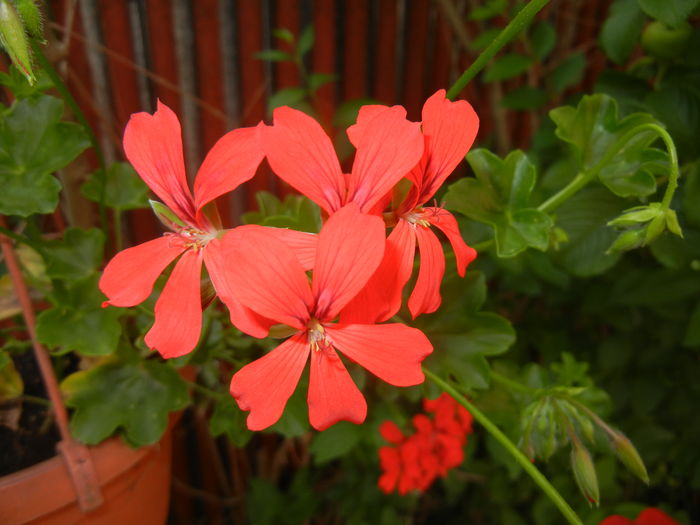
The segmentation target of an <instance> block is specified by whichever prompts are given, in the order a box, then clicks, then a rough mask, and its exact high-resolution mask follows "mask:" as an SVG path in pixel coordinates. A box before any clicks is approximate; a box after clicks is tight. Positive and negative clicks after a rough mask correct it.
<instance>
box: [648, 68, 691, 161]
mask: <svg viewBox="0 0 700 525" xmlns="http://www.w3.org/2000/svg"><path fill="white" fill-rule="evenodd" d="M695 81H696V82H697V81H698V80H697V78H696V80H695ZM688 83H689V82H682V81H680V80H679V81H675V82H668V83H664V85H663V87H662V88H661V89H659V90H656V91H652V92H651V93H649V95H648V96H647V98H646V100H645V102H646V104H647V106H648V107H649V109H650V110H651V112H652V113H653V114H654V116H655V117H657V118H658V119H659V120H660V121H661V122H663V123H664V124H665V127H666V128H667V130H668V132H669V133H670V134H671V136H672V137H673V141H674V142H675V144H676V147H677V148H678V155H679V157H681V159H682V158H684V157H685V158H688V159H693V158H696V157H697V156H698V152H697V147H698V146H697V144H698V137H699V136H700V90H697V88H693V87H691V86H689V85H688Z"/></svg>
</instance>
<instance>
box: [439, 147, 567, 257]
mask: <svg viewBox="0 0 700 525" xmlns="http://www.w3.org/2000/svg"><path fill="white" fill-rule="evenodd" d="M467 161H468V162H469V164H470V165H471V167H472V169H473V170H474V173H475V174H476V178H464V179H462V180H459V181H457V182H456V183H455V184H453V185H452V186H450V188H449V191H448V192H447V195H446V197H445V201H446V206H447V207H448V208H449V209H451V210H456V211H458V212H460V213H462V214H463V215H466V216H467V217H469V218H470V219H474V220H475V221H478V222H483V223H485V224H489V225H491V226H493V228H494V230H495V237H496V249H497V252H498V256H499V257H513V256H515V255H517V254H518V253H520V252H522V251H523V250H525V249H526V248H528V247H533V248H537V249H538V250H542V251H545V250H546V249H547V247H548V245H549V232H550V230H551V228H552V226H553V222H552V219H551V217H550V216H549V215H547V214H546V213H544V212H541V211H539V210H537V209H536V208H531V207H530V206H529V204H530V203H529V201H530V194H531V193H532V189H533V188H534V186H535V181H536V177H537V175H536V172H535V167H534V166H533V165H532V163H531V162H530V160H529V159H528V158H527V156H526V155H525V153H523V152H522V151H520V150H516V151H513V152H511V153H510V154H509V155H508V156H507V157H506V158H505V159H501V158H500V157H498V156H496V155H494V154H493V153H491V152H490V151H488V150H485V149H477V150H474V151H472V152H471V153H469V155H467Z"/></svg>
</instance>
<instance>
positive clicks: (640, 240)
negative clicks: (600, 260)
mask: <svg viewBox="0 0 700 525" xmlns="http://www.w3.org/2000/svg"><path fill="white" fill-rule="evenodd" d="M645 236H646V229H645V228H636V229H634V230H626V231H624V232H622V233H621V234H620V235H619V237H618V238H617V239H615V242H614V243H612V246H610V248H608V253H613V252H625V251H628V250H634V249H635V248H639V247H640V246H642V245H643V244H644V240H645Z"/></svg>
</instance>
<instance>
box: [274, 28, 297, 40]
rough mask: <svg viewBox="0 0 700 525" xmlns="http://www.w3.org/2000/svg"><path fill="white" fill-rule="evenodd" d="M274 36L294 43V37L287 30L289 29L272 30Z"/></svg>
mask: <svg viewBox="0 0 700 525" xmlns="http://www.w3.org/2000/svg"><path fill="white" fill-rule="evenodd" d="M272 36H275V37H277V38H279V39H281V40H284V41H285V42H289V43H292V42H294V35H293V34H292V32H291V31H290V30H289V29H287V28H284V27H282V28H279V29H273V30H272Z"/></svg>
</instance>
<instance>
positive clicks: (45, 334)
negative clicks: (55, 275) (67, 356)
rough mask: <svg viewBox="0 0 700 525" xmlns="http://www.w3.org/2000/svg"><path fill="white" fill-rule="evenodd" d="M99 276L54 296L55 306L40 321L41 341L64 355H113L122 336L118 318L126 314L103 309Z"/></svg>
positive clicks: (76, 284) (38, 327)
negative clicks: (67, 353)
mask: <svg viewBox="0 0 700 525" xmlns="http://www.w3.org/2000/svg"><path fill="white" fill-rule="evenodd" d="M98 279H99V276H98V275H96V274H93V275H90V276H88V277H86V278H84V279H80V280H77V281H74V282H72V283H70V284H68V285H67V286H66V288H65V289H58V290H56V291H55V293H54V296H55V297H54V302H55V306H54V307H53V308H50V309H48V310H44V311H43V312H41V313H40V314H39V316H38V318H37V336H38V338H39V340H40V341H41V342H42V343H44V344H46V345H48V346H49V347H52V348H57V349H59V350H60V351H61V352H62V353H65V352H70V351H77V352H80V353H81V354H83V355H86V356H94V355H109V354H111V353H112V352H114V351H115V350H116V348H117V344H118V342H119V337H120V335H121V332H122V327H121V324H120V323H119V318H120V317H121V316H122V315H123V314H124V311H123V310H121V309H117V308H102V301H103V300H104V296H103V295H102V293H101V292H100V291H99V289H98V288H97V281H98Z"/></svg>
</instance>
